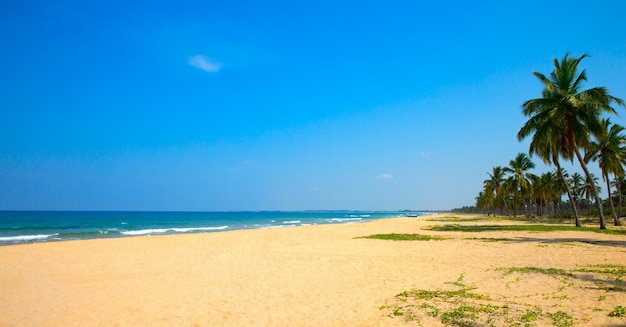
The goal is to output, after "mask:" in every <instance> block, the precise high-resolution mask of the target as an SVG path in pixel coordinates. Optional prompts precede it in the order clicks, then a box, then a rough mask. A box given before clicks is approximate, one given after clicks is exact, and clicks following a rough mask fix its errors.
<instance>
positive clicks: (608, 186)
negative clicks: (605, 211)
mask: <svg viewBox="0 0 626 327" xmlns="http://www.w3.org/2000/svg"><path fill="white" fill-rule="evenodd" d="M604 177H606V189H607V190H608V192H609V203H611V213H613V225H615V226H621V225H622V223H621V222H620V221H619V217H618V216H617V214H615V206H614V205H613V197H612V196H611V183H610V182H609V175H608V174H606V176H604Z"/></svg>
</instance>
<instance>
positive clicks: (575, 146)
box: [476, 54, 626, 229]
mask: <svg viewBox="0 0 626 327" xmlns="http://www.w3.org/2000/svg"><path fill="white" fill-rule="evenodd" d="M586 57H588V55H586V54H584V55H582V56H580V57H578V58H571V57H570V56H569V54H566V55H565V56H564V57H563V58H562V59H561V60H558V59H556V58H555V59H554V70H553V71H552V72H551V73H550V75H549V76H545V75H544V74H541V73H539V72H533V74H534V75H535V77H537V78H538V79H539V81H540V82H541V83H542V84H543V90H542V92H541V97H539V98H536V99H531V100H528V101H526V102H524V103H523V105H522V113H523V114H524V116H526V117H529V118H528V121H526V123H525V124H524V125H523V126H522V127H521V129H520V130H519V132H518V133H517V137H518V140H519V141H522V140H524V139H526V138H530V140H531V142H530V146H529V151H528V153H529V155H530V156H537V157H538V158H539V159H541V160H542V161H543V162H544V163H545V164H547V165H550V166H554V171H550V172H547V173H544V174H541V175H534V174H532V173H531V172H530V170H531V169H533V168H534V167H535V164H534V163H533V162H532V160H531V158H530V157H529V155H526V154H524V153H519V154H518V155H517V156H516V157H515V158H514V159H512V160H511V161H510V162H509V165H508V166H506V167H501V166H495V167H493V168H492V171H491V172H489V173H488V176H489V178H488V179H486V180H485V181H484V185H483V190H482V191H481V192H480V193H479V195H478V196H477V197H476V208H478V209H481V210H485V211H486V212H491V211H496V210H497V211H499V212H501V213H503V214H507V215H516V214H518V213H522V212H523V213H524V214H525V215H531V214H535V215H556V213H557V210H558V209H559V207H560V208H561V209H563V202H562V201H561V198H562V196H563V195H567V198H568V201H567V202H566V203H567V205H568V207H569V208H568V210H569V211H571V213H572V214H573V216H574V219H575V224H576V226H581V223H580V219H579V213H580V209H581V206H582V205H583V204H585V205H586V206H587V207H588V206H589V204H591V203H593V204H594V206H595V207H596V211H597V215H598V218H599V224H600V228H601V229H606V223H605V217H604V209H605V205H608V206H609V207H610V208H611V214H612V216H613V223H614V224H615V225H621V222H620V220H619V217H620V216H621V208H622V205H623V198H624V197H623V192H622V190H624V189H626V187H623V186H624V185H625V183H624V166H625V165H626V137H625V136H624V133H623V132H624V127H622V126H620V125H618V124H613V123H612V122H611V121H610V119H609V118H607V117H605V115H607V114H608V115H617V111H616V109H615V108H614V107H613V105H617V106H622V107H626V106H625V105H624V100H622V99H620V98H617V97H614V96H612V95H610V94H609V92H608V90H607V89H606V88H605V87H594V88H590V89H583V88H582V85H583V83H584V82H585V81H587V73H586V71H585V70H582V71H581V72H579V70H578V66H579V64H580V62H581V61H582V60H583V59H584V58H586ZM562 160H565V161H569V162H573V161H574V160H576V161H577V162H578V164H579V165H580V167H581V169H582V171H583V175H581V174H578V173H574V174H572V175H571V176H570V175H569V174H568V173H567V171H565V170H564V169H563V168H562V167H561V162H562ZM592 162H593V163H596V164H597V165H598V166H599V168H600V171H601V173H602V180H603V181H604V182H605V183H606V188H607V193H608V198H607V199H606V201H603V200H602V199H600V196H599V192H600V186H599V180H598V178H597V177H595V176H593V174H591V173H590V172H589V169H588V165H589V164H591V163H592ZM613 188H614V189H615V191H612V189H613ZM616 206H617V210H616V208H615V207H616Z"/></svg>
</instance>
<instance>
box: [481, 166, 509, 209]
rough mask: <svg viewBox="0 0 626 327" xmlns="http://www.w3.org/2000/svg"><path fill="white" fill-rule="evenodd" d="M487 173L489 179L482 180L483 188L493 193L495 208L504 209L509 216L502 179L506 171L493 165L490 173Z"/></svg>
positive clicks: (503, 179)
mask: <svg viewBox="0 0 626 327" xmlns="http://www.w3.org/2000/svg"><path fill="white" fill-rule="evenodd" d="M487 175H489V179H486V180H485V181H484V184H485V189H486V190H488V191H491V192H492V193H495V198H494V206H495V207H496V208H500V209H502V208H503V207H504V210H505V211H506V214H507V216H510V215H511V214H510V212H509V206H508V205H507V201H506V197H505V192H504V181H505V178H504V177H505V175H506V172H505V171H504V169H503V168H502V167H500V166H495V167H493V168H492V172H491V173H487Z"/></svg>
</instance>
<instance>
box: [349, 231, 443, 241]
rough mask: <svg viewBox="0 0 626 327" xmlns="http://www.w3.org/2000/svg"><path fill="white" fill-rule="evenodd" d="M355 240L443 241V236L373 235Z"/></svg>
mask: <svg viewBox="0 0 626 327" xmlns="http://www.w3.org/2000/svg"><path fill="white" fill-rule="evenodd" d="M357 238H369V239H376V240H391V241H431V240H432V241H440V240H445V239H446V238H445V237H443V236H434V235H421V234H393V233H392V234H374V235H369V236H361V237H357Z"/></svg>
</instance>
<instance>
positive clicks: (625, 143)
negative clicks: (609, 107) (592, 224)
mask: <svg viewBox="0 0 626 327" xmlns="http://www.w3.org/2000/svg"><path fill="white" fill-rule="evenodd" d="M602 126H604V133H602V134H600V135H597V136H596V141H592V142H591V143H590V144H589V148H588V149H587V154H586V155H585V159H587V161H588V160H592V161H598V165H599V166H600V170H602V180H604V181H605V182H606V187H607V192H608V194H609V198H608V200H609V203H610V204H611V212H612V214H613V223H614V224H615V226H620V225H621V223H620V221H619V217H618V216H617V214H616V213H615V206H614V205H613V197H612V196H611V185H610V179H609V174H613V175H614V176H624V167H623V162H624V160H625V159H626V137H624V135H623V134H622V132H623V131H624V127H622V126H620V125H616V124H611V121H610V120H609V119H608V118H607V119H603V120H602Z"/></svg>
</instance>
